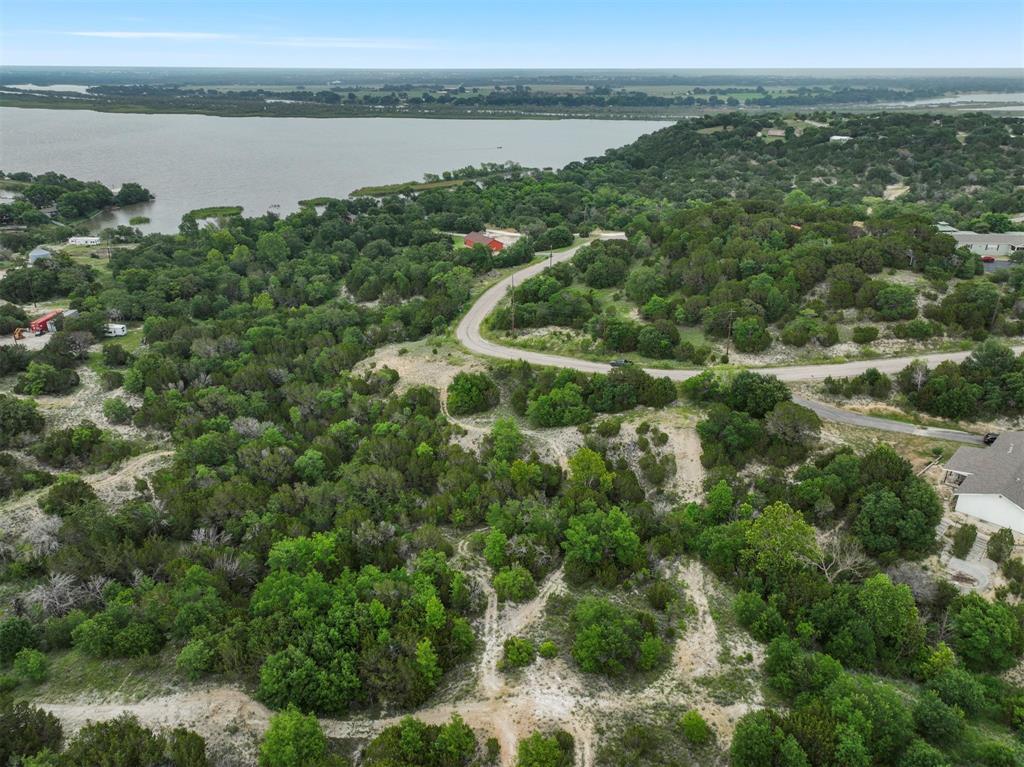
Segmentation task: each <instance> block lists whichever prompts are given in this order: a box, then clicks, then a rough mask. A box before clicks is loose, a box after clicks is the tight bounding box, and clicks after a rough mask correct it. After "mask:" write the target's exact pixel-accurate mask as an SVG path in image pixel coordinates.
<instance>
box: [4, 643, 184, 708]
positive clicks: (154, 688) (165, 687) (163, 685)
mask: <svg viewBox="0 0 1024 767" xmlns="http://www.w3.org/2000/svg"><path fill="white" fill-rule="evenodd" d="M176 655H177V650H176V649H170V648H169V649H165V650H163V651H162V652H160V653H158V654H156V655H147V656H143V657H141V658H118V659H116V660H100V659H98V658H92V657H90V656H88V655H86V654H84V653H82V652H80V651H78V650H67V651H65V652H60V653H55V654H51V655H50V656H49V660H50V677H49V679H48V680H47V681H46V682H43V683H42V684H40V685H37V686H36V687H34V688H28V687H25V688H24V690H25V693H26V697H28V693H29V690H31V697H35V698H38V699H40V700H46V701H51V702H52V701H58V700H61V699H69V698H75V697H78V696H80V695H83V694H85V695H96V694H104V693H106V694H111V693H117V696H118V698H123V699H126V700H142V699H143V698H146V697H149V696H152V695H164V694H167V693H169V692H173V691H174V690H175V689H176V687H177V685H176V684H175V678H174V674H175V672H174V658H175V656H176Z"/></svg>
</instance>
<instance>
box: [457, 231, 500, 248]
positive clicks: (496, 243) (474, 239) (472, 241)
mask: <svg viewBox="0 0 1024 767" xmlns="http://www.w3.org/2000/svg"><path fill="white" fill-rule="evenodd" d="M463 243H464V244H465V246H466V247H467V248H472V247H473V246H474V245H486V246H487V247H488V248H490V249H491V250H493V251H495V252H497V251H499V250H501V249H502V248H504V247H505V244H504V243H503V242H501V241H500V240H496V239H495V238H494V237H491V236H490V235H488V234H485V233H484V232H470V233H469V234H467V235H466V238H465V239H464V240H463Z"/></svg>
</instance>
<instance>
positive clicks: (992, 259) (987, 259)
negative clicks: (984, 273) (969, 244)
mask: <svg viewBox="0 0 1024 767" xmlns="http://www.w3.org/2000/svg"><path fill="white" fill-rule="evenodd" d="M981 260H982V261H984V262H985V263H986V264H992V263H995V260H996V257H995V256H982V257H981Z"/></svg>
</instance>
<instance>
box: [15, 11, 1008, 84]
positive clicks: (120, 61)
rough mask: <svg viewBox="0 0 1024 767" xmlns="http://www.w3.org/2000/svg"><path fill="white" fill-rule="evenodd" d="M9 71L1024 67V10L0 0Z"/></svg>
mask: <svg viewBox="0 0 1024 767" xmlns="http://www.w3.org/2000/svg"><path fill="white" fill-rule="evenodd" d="M0 65H59V66H189V67H204V66H209V67H324V68H349V67H351V68H413V69H423V68H435V67H437V68H460V69H462V68H483V69H495V68H601V69H606V68H648V67H651V68H654V67H670V68H783V67H785V68H788V67H800V68H808V67H810V68H822V67H850V68H853V67H857V68H860V67H871V68H902V67H942V68H984V67H1024V0H955V1H954V0H676V1H675V2H669V1H668V0H615V1H614V2H613V1H611V0H546V1H545V2H540V1H538V0H513V1H511V2H510V1H504V2H495V1H493V0H476V2H465V1H464V0H420V1H419V2H416V1H414V0H405V1H395V0H376V1H374V0H334V1H333V2H332V1H331V0H274V1H273V2H269V1H267V0H202V1H201V2H200V1H197V0H135V2H125V1H124V0H0Z"/></svg>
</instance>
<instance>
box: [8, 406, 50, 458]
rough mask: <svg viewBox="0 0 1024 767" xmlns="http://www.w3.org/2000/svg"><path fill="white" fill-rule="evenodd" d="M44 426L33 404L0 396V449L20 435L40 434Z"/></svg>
mask: <svg viewBox="0 0 1024 767" xmlns="http://www.w3.org/2000/svg"><path fill="white" fill-rule="evenodd" d="M44 424H45V421H43V417H42V416H41V415H39V411H38V410H37V409H36V403H35V402H33V401H32V400H25V399H21V398H20V397H12V396H10V395H8V394H0V448H4V447H9V446H11V445H12V444H14V441H15V438H17V437H18V436H19V435H21V434H33V433H37V432H41V431H42V430H43V425H44Z"/></svg>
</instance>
